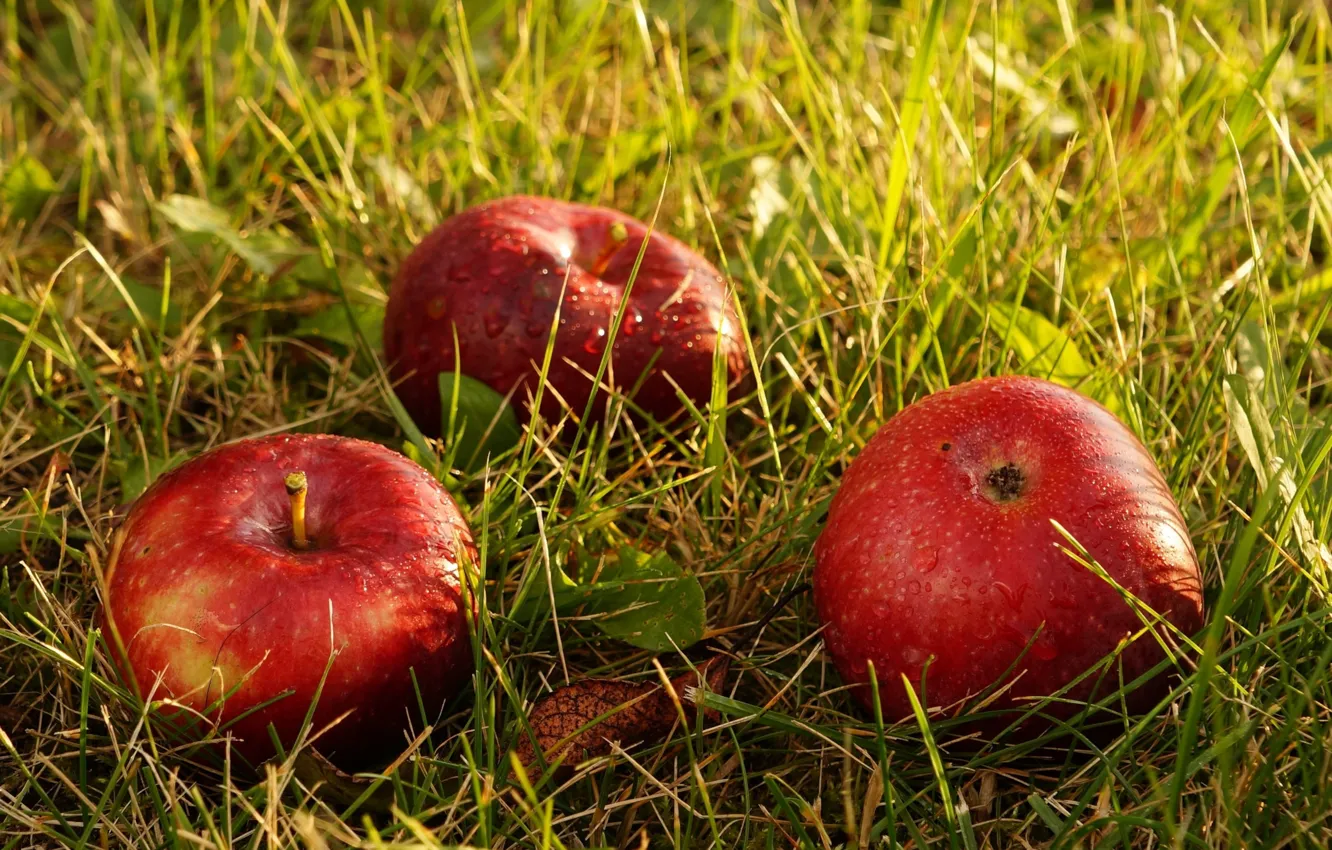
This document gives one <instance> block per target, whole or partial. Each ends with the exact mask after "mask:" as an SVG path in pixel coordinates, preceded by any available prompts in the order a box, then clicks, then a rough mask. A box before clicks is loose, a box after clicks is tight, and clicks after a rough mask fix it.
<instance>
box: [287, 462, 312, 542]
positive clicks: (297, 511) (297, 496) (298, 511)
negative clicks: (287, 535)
mask: <svg viewBox="0 0 1332 850" xmlns="http://www.w3.org/2000/svg"><path fill="white" fill-rule="evenodd" d="M282 483H283V485H284V486H286V488H287V498H288V499H290V500H291V545H292V546H294V547H296V548H297V549H309V548H310V540H309V538H307V537H306V536H305V494H306V492H307V491H308V490H309V482H308V481H306V478H305V473H304V472H302V471H300V470H297V471H295V472H292V473H289V474H288V475H287V477H286V478H284V479H282Z"/></svg>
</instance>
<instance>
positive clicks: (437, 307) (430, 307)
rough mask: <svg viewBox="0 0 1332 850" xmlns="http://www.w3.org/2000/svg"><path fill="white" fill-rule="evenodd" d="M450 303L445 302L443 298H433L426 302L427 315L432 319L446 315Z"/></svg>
mask: <svg viewBox="0 0 1332 850" xmlns="http://www.w3.org/2000/svg"><path fill="white" fill-rule="evenodd" d="M447 307H448V305H447V304H445V303H444V299H443V298H431V299H430V301H429V303H427V304H426V315H427V316H429V317H430V318H432V319H438V318H439V317H440V316H443V315H444V311H445V310H446V309H447Z"/></svg>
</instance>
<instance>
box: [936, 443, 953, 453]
mask: <svg viewBox="0 0 1332 850" xmlns="http://www.w3.org/2000/svg"><path fill="white" fill-rule="evenodd" d="M952 448H953V444H952V443H944V444H943V445H942V446H940V447H939V450H940V451H944V452H946V451H951V450H952Z"/></svg>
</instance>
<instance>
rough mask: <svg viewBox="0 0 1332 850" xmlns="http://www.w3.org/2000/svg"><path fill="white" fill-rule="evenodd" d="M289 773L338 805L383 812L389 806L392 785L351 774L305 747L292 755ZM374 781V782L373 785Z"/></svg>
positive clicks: (391, 797)
mask: <svg viewBox="0 0 1332 850" xmlns="http://www.w3.org/2000/svg"><path fill="white" fill-rule="evenodd" d="M291 769H292V773H294V774H295V775H296V778H297V779H299V780H300V781H301V782H302V783H303V784H304V785H305V786H306V787H307V788H310V789H314V790H317V792H318V794H319V796H320V797H321V798H322V799H324V800H326V801H329V802H333V803H338V804H339V805H342V806H352V805H355V804H357V803H360V804H361V807H363V808H367V809H372V810H374V811H378V812H386V811H388V810H389V808H390V807H392V805H393V784H392V783H391V782H382V781H378V780H376V779H372V778H370V777H366V776H353V775H352V774H350V773H347V772H346V771H344V770H342V769H340V768H338V767H337V766H336V765H334V764H333V763H332V762H331V761H329V760H328V759H326V758H324V757H323V756H322V755H321V754H320V753H319V751H318V750H312V749H309V748H308V747H307V748H306V749H303V750H301V751H300V752H299V753H297V754H296V760H295V762H294V763H293V764H292V767H291ZM377 782H378V784H376V783H377Z"/></svg>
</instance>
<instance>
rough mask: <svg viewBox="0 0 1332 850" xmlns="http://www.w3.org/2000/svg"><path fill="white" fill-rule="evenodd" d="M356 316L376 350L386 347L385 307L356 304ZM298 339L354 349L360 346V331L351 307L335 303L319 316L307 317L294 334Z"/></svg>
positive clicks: (353, 307)
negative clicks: (326, 342)
mask: <svg viewBox="0 0 1332 850" xmlns="http://www.w3.org/2000/svg"><path fill="white" fill-rule="evenodd" d="M352 312H353V313H355V314H356V324H357V325H359V326H360V328H361V333H363V334H364V335H365V340H366V342H368V343H369V344H370V346H371V347H372V348H374V350H375V351H379V350H380V349H381V348H382V344H383V339H384V305H383V304H379V303H360V304H353V305H352ZM293 334H294V335H295V336H299V337H307V338H310V339H322V340H326V341H328V342H333V343H337V344H338V345H340V346H342V347H344V348H347V349H351V348H355V347H356V330H355V329H354V328H353V327H352V324H351V318H350V317H349V316H348V315H347V308H345V307H343V306H342V305H341V304H332V305H329V306H328V307H325V308H324V309H322V310H320V311H319V312H318V313H314V314H311V315H309V316H305V317H303V318H302V319H301V320H300V321H299V322H298V323H297V324H296V330H295V331H293Z"/></svg>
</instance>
